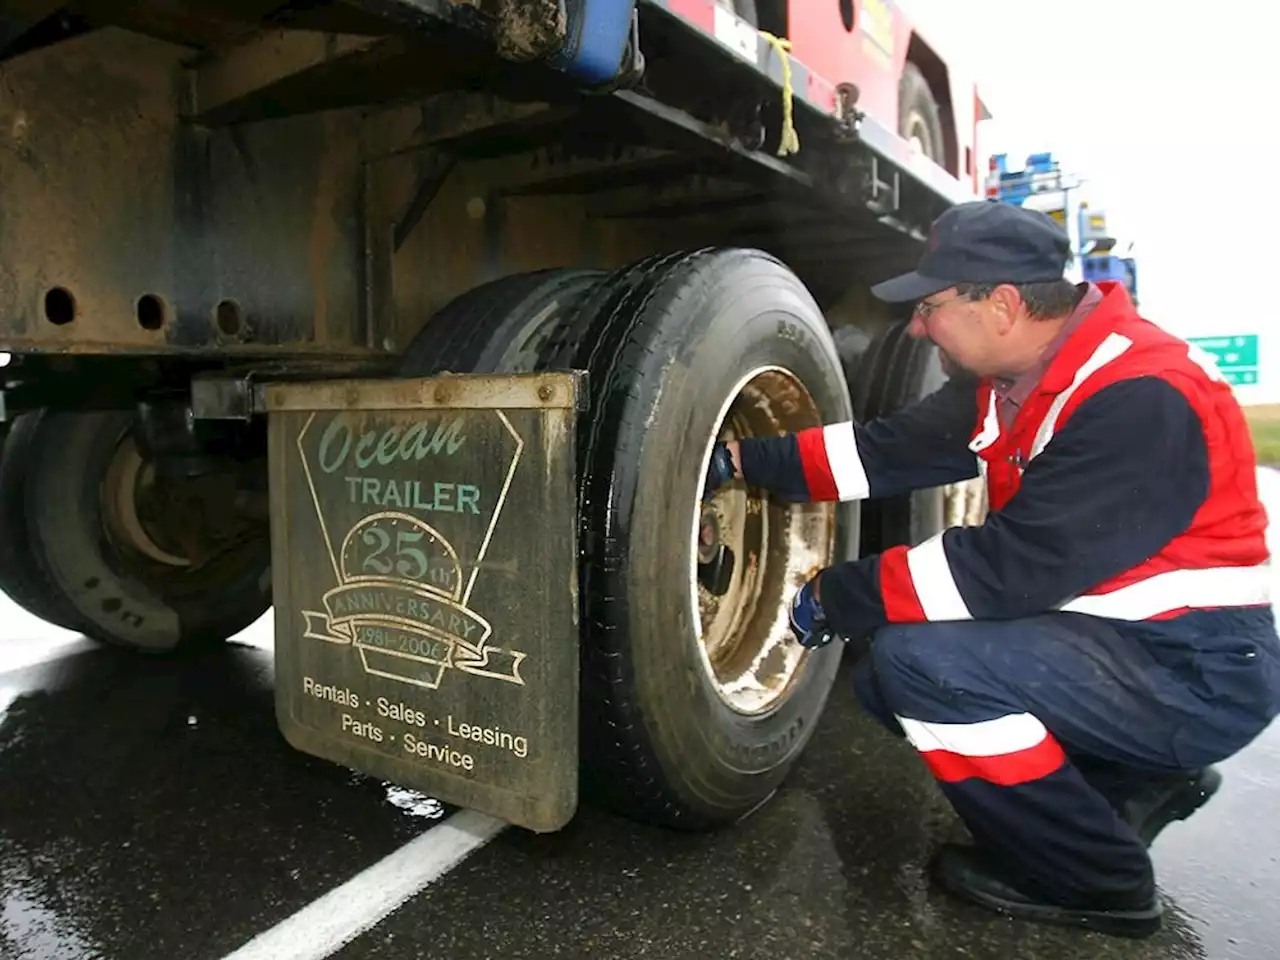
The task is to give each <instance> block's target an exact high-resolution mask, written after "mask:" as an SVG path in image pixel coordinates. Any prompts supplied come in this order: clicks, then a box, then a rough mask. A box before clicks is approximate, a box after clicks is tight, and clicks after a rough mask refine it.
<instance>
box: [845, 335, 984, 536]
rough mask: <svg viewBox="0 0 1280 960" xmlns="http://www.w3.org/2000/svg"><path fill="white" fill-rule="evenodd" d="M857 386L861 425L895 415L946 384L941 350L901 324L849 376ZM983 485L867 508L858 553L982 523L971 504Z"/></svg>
mask: <svg viewBox="0 0 1280 960" xmlns="http://www.w3.org/2000/svg"><path fill="white" fill-rule="evenodd" d="M848 376H849V381H850V383H853V384H855V387H854V391H853V407H854V411H855V415H856V416H857V418H858V420H859V422H863V423H865V422H866V421H868V420H873V419H875V418H876V417H879V416H884V415H885V414H889V413H893V412H895V411H897V410H900V409H902V408H903V407H906V406H908V405H910V404H912V403H915V402H917V401H918V400H922V399H923V398H925V397H927V396H928V395H929V394H931V393H933V392H934V391H936V390H937V389H938V388H939V387H941V386H942V385H943V383H944V382H946V377H947V375H946V373H945V372H944V371H943V369H942V364H941V363H940V362H939V358H938V351H937V348H936V347H934V345H933V344H931V343H929V342H928V341H927V340H916V339H914V338H913V337H910V336H908V334H907V324H906V323H897V324H895V325H894V326H891V327H889V328H888V329H887V330H885V331H884V332H883V333H882V334H880V335H879V336H877V337H876V338H875V339H874V340H873V341H872V342H871V345H870V346H869V347H868V348H867V350H866V351H865V352H864V353H863V354H862V355H861V356H860V357H859V358H858V361H857V364H856V367H855V369H852V370H849V371H848ZM980 495H981V481H980V480H976V479H975V480H972V481H967V482H965V483H959V484H948V485H947V486H945V487H931V488H929V489H926V490H916V491H914V492H912V493H910V494H905V495H903V496H898V497H881V498H877V499H875V500H867V501H865V502H864V503H863V504H862V523H861V530H860V533H861V539H860V543H859V553H860V554H861V555H862V556H868V555H870V554H873V553H880V552H881V551H883V550H886V549H888V548H889V547H893V546H898V545H900V544H906V545H909V546H914V545H916V544H918V543H921V542H923V541H924V540H927V539H928V538H929V537H931V536H933V535H934V534H935V533H938V532H939V531H940V530H942V529H944V528H946V527H948V526H955V525H959V524H968V523H979V522H981V510H980V509H979V510H977V511H976V512H975V510H974V509H973V508H972V507H970V508H969V509H968V510H967V511H966V508H965V505H966V503H968V502H970V501H972V500H974V499H980Z"/></svg>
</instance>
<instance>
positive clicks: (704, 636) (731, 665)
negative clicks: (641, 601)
mask: <svg viewBox="0 0 1280 960" xmlns="http://www.w3.org/2000/svg"><path fill="white" fill-rule="evenodd" d="M821 422H822V418H821V415H820V412H819V411H818V409H817V406H816V404H815V403H814V401H813V398H812V397H811V396H810V395H809V393H808V391H807V390H805V388H804V386H803V385H802V384H801V383H800V381H799V379H798V378H796V377H795V375H794V374H792V373H790V372H789V371H786V370H782V369H779V368H764V369H760V370H756V371H753V372H752V373H751V374H750V375H748V376H747V377H745V378H743V380H742V381H741V382H740V383H739V385H738V386H737V388H736V389H735V390H734V391H733V392H732V394H731V396H730V399H729V400H728V401H727V402H726V404H725V407H724V410H723V411H722V414H721V418H720V433H719V436H718V437H717V439H719V440H733V439H739V438H742V437H747V436H777V435H780V434H783V433H789V432H793V431H796V430H799V429H803V428H805V427H813V426H818V425H820V424H821ZM707 456H708V459H709V456H710V450H709V449H708V451H707ZM700 494H701V490H700V489H699V491H698V492H697V494H696V495H699V496H700ZM835 529H836V510H835V505H834V504H829V503H826V504H808V503H801V504H792V503H787V504H784V503H776V502H773V501H770V500H768V499H766V498H764V497H763V496H762V495H761V492H760V491H757V490H749V489H747V488H746V487H745V486H744V485H743V484H742V483H741V481H738V482H735V483H732V484H729V485H727V486H725V487H722V488H721V489H720V490H719V491H717V493H716V495H715V497H714V498H713V499H712V500H711V502H710V503H708V504H705V505H701V507H700V509H699V510H698V511H697V512H696V513H695V522H694V529H693V531H692V535H693V541H694V542H693V548H694V549H693V551H692V553H693V556H694V558H695V563H694V569H693V570H692V571H691V577H690V580H691V584H692V589H691V600H692V605H693V612H694V615H695V616H696V618H697V619H696V621H695V622H697V623H698V625H699V646H700V651H701V654H702V663H703V666H704V668H705V669H706V671H707V675H708V677H709V678H710V680H711V683H712V685H713V686H714V688H715V690H716V692H717V694H718V695H719V696H720V698H721V699H722V700H723V701H724V702H725V703H726V704H727V705H728V706H729V707H730V708H731V709H733V710H735V711H737V712H739V713H743V714H759V713H764V712H767V711H768V710H770V709H771V708H772V707H773V706H774V705H775V704H776V703H777V701H778V700H779V699H780V698H781V697H783V696H784V695H785V694H786V692H787V691H788V689H789V688H790V686H791V684H792V683H793V682H794V680H795V678H796V677H797V676H798V675H799V673H800V671H801V669H802V668H803V665H804V663H805V661H806V657H807V651H805V649H804V648H803V647H801V646H800V645H799V644H798V643H797V642H796V641H795V638H794V636H793V635H792V633H791V630H790V627H789V625H788V619H787V610H788V607H789V605H790V603H791V599H792V597H793V596H794V594H795V591H796V590H798V589H799V588H800V587H801V586H802V585H803V584H804V583H805V582H806V581H807V580H808V579H809V578H810V577H812V576H813V575H814V574H815V573H817V572H818V571H819V570H820V569H822V568H823V567H824V566H827V565H828V564H830V562H831V560H832V557H833V555H834V546H835Z"/></svg>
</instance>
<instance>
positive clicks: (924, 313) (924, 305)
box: [911, 296, 964, 320]
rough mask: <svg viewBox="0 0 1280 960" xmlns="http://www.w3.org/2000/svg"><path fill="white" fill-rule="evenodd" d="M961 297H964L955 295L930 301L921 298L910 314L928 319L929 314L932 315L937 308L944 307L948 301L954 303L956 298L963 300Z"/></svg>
mask: <svg viewBox="0 0 1280 960" xmlns="http://www.w3.org/2000/svg"><path fill="white" fill-rule="evenodd" d="M963 299H964V297H959V296H956V297H951V298H950V299H949V300H940V301H935V302H932V303H931V302H930V301H928V300H921V301H920V302H919V303H917V304H916V306H915V309H914V310H913V311H912V312H911V315H912V316H913V317H919V318H920V319H921V320H928V319H929V318H930V317H931V316H933V314H934V313H935V312H936V311H937V310H939V309H940V308H942V307H945V306H946V305H947V304H948V303H954V302H955V301H957V300H963Z"/></svg>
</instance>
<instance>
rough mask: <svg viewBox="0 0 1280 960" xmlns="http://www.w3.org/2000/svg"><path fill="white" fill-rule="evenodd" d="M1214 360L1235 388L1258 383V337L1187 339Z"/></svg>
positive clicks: (1255, 335)
mask: <svg viewBox="0 0 1280 960" xmlns="http://www.w3.org/2000/svg"><path fill="white" fill-rule="evenodd" d="M1187 342H1188V343H1190V344H1192V345H1194V346H1197V347H1199V348H1200V349H1201V350H1203V351H1204V352H1205V353H1207V354H1209V356H1210V357H1212V358H1213V362H1214V363H1216V364H1217V365H1218V369H1219V370H1221V371H1222V375H1223V377H1225V378H1226V381H1227V383H1230V384H1232V385H1234V386H1239V385H1252V384H1256V383H1257V382H1258V335H1257V334H1256V333H1242V334H1233V335H1231V336H1226V337H1187Z"/></svg>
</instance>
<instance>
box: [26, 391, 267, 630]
mask: <svg viewBox="0 0 1280 960" xmlns="http://www.w3.org/2000/svg"><path fill="white" fill-rule="evenodd" d="M30 422H31V424H32V426H31V427H30V431H31V433H30V436H29V438H28V441H27V442H28V450H29V453H28V456H27V458H26V459H27V461H28V462H27V467H26V475H25V478H24V484H23V486H24V500H25V503H26V509H27V525H28V527H27V540H28V545H29V549H30V551H31V555H32V559H33V561H34V566H35V568H36V569H38V570H39V571H40V575H41V576H42V577H43V580H44V581H45V584H46V585H47V586H48V588H49V589H47V590H45V591H44V592H43V596H44V598H45V600H46V602H53V603H55V604H57V607H56V608H55V609H63V610H69V611H71V612H72V613H73V615H74V616H75V618H76V620H75V627H74V629H77V630H79V631H81V632H83V633H84V634H85V635H86V636H88V637H90V638H92V639H94V640H98V641H100V642H103V643H110V644H115V645H119V646H124V647H129V648H132V649H136V650H139V651H145V652H149V653H171V652H187V651H194V650H198V649H202V648H204V647H207V646H210V645H214V644H219V643H221V642H223V641H224V640H226V639H227V638H228V637H231V636H234V635H235V634H236V633H239V632H240V631H241V630H243V629H245V628H246V627H248V626H249V625H250V624H252V623H253V622H254V621H255V620H257V619H258V618H259V617H261V616H262V614H263V613H265V612H266V611H267V609H268V608H269V607H270V605H271V547H270V541H269V538H268V537H267V536H266V535H265V528H261V529H260V528H259V526H258V525H255V524H252V523H246V524H243V525H242V526H237V525H236V524H235V523H234V522H233V521H234V520H235V516H234V515H233V513H232V511H231V510H230V509H229V506H228V505H227V504H225V503H224V502H223V501H222V499H221V498H224V497H225V496H226V492H225V491H226V490H227V489H228V487H227V485H226V484H225V480H223V479H221V475H219V476H217V477H206V478H204V479H203V480H201V481H198V483H199V484H202V485H201V486H185V487H183V486H180V487H168V488H166V487H165V486H163V485H160V486H154V485H151V483H150V481H149V477H150V476H151V475H150V473H149V471H148V467H147V465H146V463H145V461H143V460H142V458H141V455H140V454H138V452H137V446H136V444H135V443H134V442H133V439H132V426H133V423H134V415H133V414H132V413H131V412H128V411H117V410H109V411H89V412H71V411H53V410H47V411H43V412H41V413H40V414H39V417H38V419H37V420H32V421H30ZM190 497H203V498H204V499H200V500H191V499H188V498H190ZM10 502H12V501H10ZM206 518H210V519H212V521H213V522H212V523H210V524H208V525H205V524H204V523H203V521H204V520H205V519H206ZM180 540H181V542H182V543H183V544H185V546H186V548H187V549H188V553H187V554H186V555H184V554H182V553H180V552H179V551H180V550H182V549H184V547H183V546H180V545H179V541H180ZM192 554H194V555H195V557H194V559H192V558H191V557H192ZM50 598H52V601H50Z"/></svg>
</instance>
